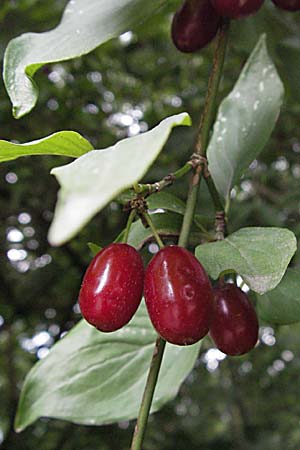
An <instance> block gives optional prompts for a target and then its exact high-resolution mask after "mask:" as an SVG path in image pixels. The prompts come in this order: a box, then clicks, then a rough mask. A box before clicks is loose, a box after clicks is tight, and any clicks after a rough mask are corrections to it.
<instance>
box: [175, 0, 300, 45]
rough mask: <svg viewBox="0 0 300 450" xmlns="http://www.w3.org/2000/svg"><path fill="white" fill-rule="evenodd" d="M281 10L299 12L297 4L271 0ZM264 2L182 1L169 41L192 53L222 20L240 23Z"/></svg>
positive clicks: (290, 0)
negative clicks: (237, 20)
mask: <svg viewBox="0 0 300 450" xmlns="http://www.w3.org/2000/svg"><path fill="white" fill-rule="evenodd" d="M272 1H273V3H274V4H275V5H276V6H278V7H279V8H281V9H285V10H287V11H299V10H300V0H272ZM263 2H264V0H185V2H184V3H183V5H182V6H181V8H180V9H179V10H178V11H177V12H176V13H175V15H174V18H173V22H172V40H173V42H174V44H175V46H176V47H177V48H178V50H180V51H182V52H186V53H192V52H195V51H196V50H199V49H201V48H203V47H205V46H206V45H207V44H208V43H209V42H210V41H211V40H212V39H213V38H214V36H215V35H216V33H217V31H218V29H219V27H220V25H221V23H222V20H223V18H224V17H227V18H229V19H240V18H242V17H246V16H249V15H251V14H254V13H256V12H257V11H258V10H259V8H260V7H261V6H262V4H263Z"/></svg>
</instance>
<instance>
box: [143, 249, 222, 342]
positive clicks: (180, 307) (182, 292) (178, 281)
mask: <svg viewBox="0 0 300 450" xmlns="http://www.w3.org/2000/svg"><path fill="white" fill-rule="evenodd" d="M144 294H145V301H146V306H147V309H148V313H149V316H150V319H151V321H152V324H153V326H154V328H155V329H156V331H157V332H158V334H160V336H161V337H163V338H164V339H165V340H166V341H168V342H171V343H172V344H177V345H189V344H194V343H195V342H197V341H199V340H200V339H201V338H202V337H203V336H205V335H206V334H207V333H208V330H209V325H210V321H211V318H212V313H213V292H212V287H211V284H210V281H209V279H208V276H207V274H206V272H205V270H204V269H203V267H202V266H201V264H200V263H199V261H198V260H197V259H196V258H195V257H194V256H193V255H192V254H191V253H190V252H189V251H187V250H186V249H184V248H182V247H178V246H175V245H172V246H170V247H165V248H163V249H162V250H160V251H159V252H158V253H157V254H156V255H155V256H154V258H153V259H152V260H151V262H150V264H149V266H148V267H147V269H146V274H145V283H144Z"/></svg>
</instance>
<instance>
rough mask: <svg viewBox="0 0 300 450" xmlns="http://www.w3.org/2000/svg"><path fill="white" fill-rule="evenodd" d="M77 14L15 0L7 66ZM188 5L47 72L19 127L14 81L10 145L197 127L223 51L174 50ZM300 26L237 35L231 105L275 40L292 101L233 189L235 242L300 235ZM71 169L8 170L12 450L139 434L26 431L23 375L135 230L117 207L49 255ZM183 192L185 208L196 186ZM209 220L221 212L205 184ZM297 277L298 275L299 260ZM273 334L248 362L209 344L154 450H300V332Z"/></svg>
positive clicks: (5, 415)
mask: <svg viewBox="0 0 300 450" xmlns="http://www.w3.org/2000/svg"><path fill="white" fill-rule="evenodd" d="M65 3H66V2H65V1H59V0H57V1H52V2H43V1H38V0H19V1H18V0H14V1H12V0H4V1H3V2H2V5H1V6H0V20H1V24H2V26H1V29H0V54H1V57H2V56H3V52H4V49H5V47H6V45H7V43H8V42H9V40H10V39H11V38H13V37H15V36H17V35H19V34H21V33H22V32H25V31H44V30H48V29H50V28H52V27H53V26H55V25H56V24H57V23H58V21H59V18H60V15H61V12H62V10H63V8H64V6H65ZM179 3H180V2H178V1H171V2H170V7H169V11H166V12H165V13H164V14H163V15H160V16H158V15H157V16H155V17H153V18H152V19H151V20H150V21H148V22H147V23H146V24H144V25H143V26H142V27H140V28H139V29H138V30H135V31H134V32H132V33H126V34H125V35H123V36H122V37H121V38H120V39H115V40H113V41H111V42H109V43H107V44H105V45H104V46H102V47H101V48H99V49H98V50H96V51H94V52H93V53H91V54H90V55H87V56H85V57H83V58H80V59H77V60H74V61H71V62H67V63H64V64H55V65H51V66H46V67H44V68H43V69H41V70H40V71H39V72H38V74H37V75H36V81H37V83H38V85H39V88H40V97H39V101H38V104H37V106H36V108H35V109H34V110H33V111H32V112H31V113H30V114H29V115H28V116H25V117H24V118H22V119H20V120H19V121H16V120H14V119H13V118H12V116H11V105H10V103H9V100H8V97H7V95H6V93H5V90H4V86H3V83H2V81H1V87H0V92H1V95H0V138H1V139H8V140H16V141H18V142H26V141H30V140H34V139H38V138H40V137H44V136H46V135H48V134H50V133H52V132H54V131H58V130H63V129H72V130H76V131H79V132H80V133H82V134H83V135H84V136H86V137H87V138H88V139H89V140H91V141H92V143H93V144H94V145H95V146H96V148H102V147H106V146H108V145H111V144H113V143H114V142H115V141H116V140H117V139H120V138H123V137H125V136H128V135H133V134H135V133H137V132H138V131H144V130H146V129H147V128H151V127H152V126H154V125H155V124H156V123H158V122H159V121H160V120H161V119H162V118H164V117H166V116H167V115H171V114H175V113H177V112H181V111H188V112H189V113H190V114H191V116H192V118H193V119H194V123H197V119H198V117H199V114H200V111H201V107H202V105H203V97H204V94H205V91H206V82H207V78H208V73H209V69H210V64H211V56H212V46H210V47H209V48H208V49H206V50H205V51H202V52H200V53H198V54H195V55H192V56H191V55H183V54H182V55H181V54H179V53H178V52H177V51H176V50H175V49H174V48H173V46H172V44H171V42H170V39H169V26H170V18H171V13H172V11H174V10H175V9H176V6H177V5H178V4H179ZM299 25H300V13H296V14H289V13H284V12H282V11H279V10H275V8H274V7H273V5H272V4H271V3H267V4H266V5H265V6H264V8H263V9H262V10H261V11H260V12H259V13H258V14H257V15H256V16H255V17H254V18H249V19H244V20H242V21H239V22H236V23H234V24H233V27H232V31H231V40H230V45H229V51H228V56H227V62H226V66H225V74H224V79H223V82H222V86H221V87H222V89H221V93H220V97H222V96H224V95H225V94H226V93H227V92H228V91H229V90H230V88H231V87H232V85H233V83H234V81H235V80H236V78H237V76H238V74H239V72H240V69H241V67H242V65H243V63H244V61H245V60H246V59H247V56H248V54H249V52H250V51H251V50H252V48H253V46H254V45H255V43H256V41H257V39H258V37H259V35H260V33H261V32H266V33H267V36H268V44H269V49H270V51H271V54H272V56H273V58H274V61H275V62H276V64H277V68H278V70H279V73H280V75H281V77H282V79H283V81H284V84H285V88H286V100H285V104H284V108H283V110H282V114H281V116H280V119H279V121H278V123H277V127H276V130H275V132H274V133H273V136H272V139H271V141H270V143H269V145H268V146H267V147H266V149H265V150H264V152H263V154H262V155H261V156H260V158H259V160H257V161H255V162H254V163H253V164H252V165H251V167H250V169H249V171H248V172H247V174H246V175H245V176H244V178H243V180H242V182H241V184H240V186H237V187H236V189H235V191H234V195H235V197H234V200H233V207H232V210H231V217H230V230H231V231H234V230H236V229H238V228H240V227H242V226H247V225H251V226H253V225H264V226H268V225H272V226H280V227H288V228H290V229H291V230H292V231H294V232H295V234H296V236H297V237H299V234H300V220H299V219H300V201H299V200H300V196H299V187H300V160H299V153H300V131H299V126H297V125H298V123H299V115H300V106H299V99H300V78H299V67H300V34H299ZM193 131H194V130H188V129H177V130H175V131H174V132H173V135H172V138H171V139H170V140H169V143H168V144H167V146H166V149H165V151H163V152H162V154H161V156H160V158H159V160H158V161H157V163H156V164H155V165H154V166H153V168H152V169H151V170H150V172H149V174H148V177H147V180H149V181H156V180H157V179H160V178H161V177H162V176H164V175H165V174H167V173H169V172H171V171H173V170H175V169H176V168H178V167H179V166H180V165H181V164H182V163H183V162H184V161H185V159H186V158H187V156H188V155H190V153H191V146H192V142H193ZM66 161H67V159H66ZM61 163H62V161H61V158H56V157H34V158H22V159H19V160H17V161H15V162H10V163H5V164H2V165H1V166H0V215H1V223H0V231H1V254H0V255H1V256H0V281H1V289H0V398H1V402H0V442H1V444H0V448H1V449H7V450H8V449H9V450H15V449H18V450H23V449H24V450H27V449H28V450H32V449H33V448H40V449H42V450H48V449H49V450H53V449H55V450H59V449H63V450H75V449H80V450H87V449H95V448H97V449H99V450H100V449H101V450H105V449H118V450H122V449H126V448H128V444H129V441H130V435H131V433H132V430H133V426H134V424H133V423H127V422H125V423H119V424H116V425H113V426H105V427H100V428H90V427H83V426H75V425H72V424H69V423H65V422H59V421H55V420H48V419H42V420H39V421H38V422H37V423H36V424H35V425H33V426H31V427H30V428H28V429H27V430H25V431H24V432H23V433H22V434H21V435H16V434H15V433H14V432H13V417H14V414H15V409H16V405H17V399H18V396H19V392H20V388H21V385H22V381H23V379H24V376H25V375H26V373H27V372H28V370H29V369H30V367H31V366H32V365H33V364H34V362H35V361H36V360H37V359H39V358H42V357H44V356H46V354H47V352H48V349H49V348H50V347H51V345H52V344H53V343H54V342H55V341H57V340H58V339H59V338H60V336H61V335H62V333H64V332H66V331H67V330H69V329H70V328H71V327H72V326H73V325H74V323H76V322H77V321H78V320H79V318H80V315H79V313H78V307H77V306H76V301H77V295H78V290H79V286H80V282H81V277H82V274H83V273H84V270H85V267H86V265H87V264H88V262H89V260H90V257H91V255H90V252H89V250H88V248H87V246H86V243H87V242H88V241H95V242H99V243H101V244H106V243H109V242H110V241H111V240H112V239H113V238H114V237H115V236H116V235H117V234H118V232H119V231H120V230H121V228H122V226H123V225H124V222H125V220H126V217H125V216H124V213H123V212H122V209H121V207H120V206H118V205H117V204H116V203H112V204H111V205H110V206H109V207H107V208H106V209H105V210H104V211H103V212H102V213H101V214H99V215H98V216H97V217H96V218H95V219H94V220H93V221H92V222H91V224H90V225H89V226H88V227H86V228H85V229H84V230H83V231H82V232H81V233H80V235H79V236H78V237H77V238H76V239H74V240H73V241H71V242H70V243H69V244H67V245H65V246H63V247H61V248H50V247H49V246H48V244H47V239H46V235H47V230H48V227H49V223H50V221H51V218H52V212H53V208H54V204H55V200H56V192H57V183H56V181H55V179H54V178H53V177H51V176H50V175H49V170H50V169H51V168H52V167H54V166H55V165H58V164H61ZM171 190H173V192H175V193H176V194H177V195H178V196H180V197H182V198H184V197H185V193H186V184H183V183H178V185H176V186H174V187H172V189H171ZM199 212H201V213H208V214H211V213H212V211H211V210H210V203H209V201H208V196H207V195H206V192H205V189H204V185H203V186H202V196H201V198H200V200H199ZM293 265H294V266H299V255H296V256H295V258H294V260H293ZM283 300H284V299H283ZM261 325H262V327H261V334H260V335H261V341H260V345H259V347H258V348H257V349H256V350H255V351H253V352H252V353H251V354H250V355H247V356H245V357H243V358H236V359H232V358H231V359H228V358H226V359H221V357H222V356H221V355H220V354H219V353H218V352H216V350H215V349H214V348H213V346H212V343H211V341H210V340H209V338H206V339H205V341H204V343H203V346H202V350H201V354H200V355H199V360H198V363H197V367H196V368H195V370H194V371H193V372H192V373H191V374H190V376H189V377H188V379H187V380H186V382H185V384H184V385H183V386H182V388H181V391H180V395H179V396H178V398H177V399H176V400H174V401H173V402H171V403H170V404H168V405H167V406H166V407H165V408H164V409H163V410H162V411H161V412H159V413H157V414H155V415H154V416H152V417H151V419H150V424H149V428H148V432H147V438H146V441H145V445H144V448H145V450H152V449H153V450H154V449H158V448H159V449H161V450H186V449H189V450H199V449H210V450H213V449H222V450H223V449H224V450H226V449H246V450H247V449H250V448H251V449H264V450H268V449H272V450H274V449H278V450H279V449H283V448H284V449H287V450H292V449H295V450H296V449H298V448H299V445H300V429H299V413H300V411H299V409H300V408H299V402H298V398H299V394H300V386H299V383H298V378H299V371H300V358H299V351H298V349H299V345H300V338H299V336H300V334H299V325H297V324H296V325H293V326H289V327H280V328H276V329H275V328H274V327H271V326H269V325H268V324H264V323H261Z"/></svg>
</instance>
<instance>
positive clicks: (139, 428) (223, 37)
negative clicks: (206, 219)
mask: <svg viewBox="0 0 300 450" xmlns="http://www.w3.org/2000/svg"><path fill="white" fill-rule="evenodd" d="M228 29H229V22H227V21H226V22H224V23H223V25H222V26H221V28H220V30H219V32H218V35H217V43H216V49H215V54H214V62H213V68H212V73H211V76H210V79H209V83H208V90H207V95H206V99H205V107H204V111H203V114H202V117H201V120H200V125H199V129H198V134H197V139H196V145H195V150H196V151H195V153H196V154H197V155H198V156H203V157H205V156H206V148H207V144H208V139H209V132H210V129H211V126H212V123H213V119H214V111H215V104H216V98H217V94H218V89H219V84H220V79H221V74H222V69H223V65H224V59H225V51H226V45H227V40H228ZM187 164H189V166H190V167H192V166H191V165H190V163H187ZM187 164H186V165H185V166H183V167H184V168H186V169H189V170H190V167H189V168H188V167H186V166H187ZM186 169H184V170H183V172H184V173H183V174H185V173H186V172H185V170H186ZM202 170H203V163H202V164H200V165H197V166H196V168H195V171H194V175H193V177H192V180H191V185H190V191H189V194H188V199H187V206H186V210H185V215H184V219H183V225H182V228H181V232H180V236H179V245H181V246H182V247H186V246H187V243H188V239H189V234H190V230H191V226H192V223H193V219H194V214H195V209H196V201H197V196H198V191H199V185H200V180H201V172H202ZM186 171H187V172H188V170H186ZM136 188H137V186H135V189H136ZM143 215H144V218H145V220H146V221H147V223H148V225H149V227H150V228H151V230H152V232H153V235H154V237H155V239H156V241H157V243H158V244H159V246H160V248H163V247H164V244H163V242H162V240H161V238H160V236H159V234H158V232H157V230H156V228H155V226H154V224H153V222H152V220H151V217H150V216H149V214H148V213H147V212H144V213H143ZM165 345H166V342H165V341H164V340H163V339H162V338H160V337H158V338H157V340H156V344H155V348H154V352H153V357H152V361H151V365H150V370H149V373H148V378H147V382H146V387H145V391H144V394H143V399H142V403H141V406H140V411H139V415H138V419H137V423H136V427H135V431H134V435H133V440H132V444H131V447H130V450H141V448H142V444H143V440H144V435H145V431H146V426H147V421H148V417H149V412H150V408H151V403H152V399H153V394H154V391H155V387H156V383H157V379H158V374H159V370H160V366H161V362H162V359H163V354H164V349H165Z"/></svg>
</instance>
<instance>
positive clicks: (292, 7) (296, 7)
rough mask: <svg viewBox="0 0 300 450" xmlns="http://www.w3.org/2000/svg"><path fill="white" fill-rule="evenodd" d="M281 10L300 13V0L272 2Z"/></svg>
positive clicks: (276, 0) (277, 0)
mask: <svg viewBox="0 0 300 450" xmlns="http://www.w3.org/2000/svg"><path fill="white" fill-rule="evenodd" d="M272 1H273V3H274V4H275V5H276V6H277V7H278V8H281V9H285V10H287V11H300V0H272Z"/></svg>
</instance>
